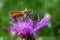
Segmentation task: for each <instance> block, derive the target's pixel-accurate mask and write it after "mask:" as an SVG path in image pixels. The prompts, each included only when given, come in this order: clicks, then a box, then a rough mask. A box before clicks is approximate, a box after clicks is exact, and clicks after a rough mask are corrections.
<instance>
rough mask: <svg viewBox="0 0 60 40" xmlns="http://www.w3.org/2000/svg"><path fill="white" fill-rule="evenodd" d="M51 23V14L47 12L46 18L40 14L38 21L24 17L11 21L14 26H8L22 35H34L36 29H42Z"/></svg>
mask: <svg viewBox="0 0 60 40" xmlns="http://www.w3.org/2000/svg"><path fill="white" fill-rule="evenodd" d="M15 20H16V19H15ZM49 23H50V15H49V14H45V16H44V18H43V19H41V21H40V17H39V15H38V22H37V23H34V21H33V20H32V19H31V18H29V17H28V19H24V18H22V19H21V20H18V21H17V22H14V23H11V22H10V24H11V25H12V27H10V28H7V30H11V31H14V32H15V33H17V34H18V35H20V36H22V37H26V36H27V35H32V34H33V35H34V34H35V33H36V31H38V30H39V29H42V28H43V27H45V26H46V25H48V24H49Z"/></svg>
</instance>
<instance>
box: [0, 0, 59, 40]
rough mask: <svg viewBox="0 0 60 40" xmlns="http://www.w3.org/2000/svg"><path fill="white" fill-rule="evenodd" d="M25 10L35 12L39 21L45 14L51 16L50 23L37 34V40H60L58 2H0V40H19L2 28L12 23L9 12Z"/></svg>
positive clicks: (5, 0)
mask: <svg viewBox="0 0 60 40" xmlns="http://www.w3.org/2000/svg"><path fill="white" fill-rule="evenodd" d="M25 8H27V9H29V10H36V11H37V12H38V14H39V15H40V17H41V19H42V18H43V16H44V13H45V12H48V13H49V14H50V15H51V23H50V24H49V25H48V26H46V27H45V28H43V29H41V30H39V31H38V32H37V35H36V39H37V40H60V0H0V40H21V39H19V38H20V37H18V36H14V33H11V32H10V31H7V30H5V29H3V27H9V26H10V24H9V22H10V21H13V19H12V18H11V15H10V14H9V12H10V11H15V10H19V11H21V10H24V9H25Z"/></svg>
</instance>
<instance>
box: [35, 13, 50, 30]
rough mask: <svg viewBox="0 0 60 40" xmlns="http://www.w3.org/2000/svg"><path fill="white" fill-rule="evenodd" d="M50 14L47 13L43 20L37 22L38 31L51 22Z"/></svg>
mask: <svg viewBox="0 0 60 40" xmlns="http://www.w3.org/2000/svg"><path fill="white" fill-rule="evenodd" d="M50 22H51V21H50V15H49V14H45V16H44V18H43V19H42V20H41V22H38V23H37V24H36V28H35V29H34V31H37V30H38V29H41V28H43V27H44V26H46V25H48V24H49V23H50Z"/></svg>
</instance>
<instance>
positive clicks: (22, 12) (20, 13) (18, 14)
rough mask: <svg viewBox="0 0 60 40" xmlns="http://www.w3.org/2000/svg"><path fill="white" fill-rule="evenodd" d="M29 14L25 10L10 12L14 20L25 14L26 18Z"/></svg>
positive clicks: (28, 11) (29, 11)
mask: <svg viewBox="0 0 60 40" xmlns="http://www.w3.org/2000/svg"><path fill="white" fill-rule="evenodd" d="M31 12H32V11H31V10H27V9H25V10H23V11H12V12H10V14H11V16H13V17H14V16H15V17H16V18H18V17H22V16H24V15H25V14H26V16H27V15H29V14H30V13H31Z"/></svg>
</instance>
